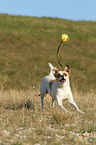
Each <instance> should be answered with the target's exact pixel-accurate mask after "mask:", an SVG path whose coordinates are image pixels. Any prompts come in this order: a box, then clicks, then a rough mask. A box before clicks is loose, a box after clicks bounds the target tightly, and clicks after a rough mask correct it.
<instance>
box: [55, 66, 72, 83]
mask: <svg viewBox="0 0 96 145" xmlns="http://www.w3.org/2000/svg"><path fill="white" fill-rule="evenodd" d="M69 75H70V68H69V65H66V66H65V68H64V70H63V71H59V70H58V69H56V70H55V74H54V76H55V77H56V80H57V82H59V83H62V84H63V83H65V82H67V81H69Z"/></svg>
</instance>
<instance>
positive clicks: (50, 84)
mask: <svg viewBox="0 0 96 145" xmlns="http://www.w3.org/2000/svg"><path fill="white" fill-rule="evenodd" d="M54 81H55V80H51V82H50V83H49V88H50V89H51V86H52V83H53V82H54Z"/></svg>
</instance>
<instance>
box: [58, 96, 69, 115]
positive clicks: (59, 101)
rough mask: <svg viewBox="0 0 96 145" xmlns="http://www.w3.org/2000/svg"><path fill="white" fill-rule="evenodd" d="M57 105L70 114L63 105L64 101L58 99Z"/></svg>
mask: <svg viewBox="0 0 96 145" xmlns="http://www.w3.org/2000/svg"><path fill="white" fill-rule="evenodd" d="M56 100H57V105H58V106H59V108H60V109H62V110H63V111H64V112H65V111H66V112H68V111H67V110H66V109H65V108H64V107H63V105H62V99H59V98H57V99H56Z"/></svg>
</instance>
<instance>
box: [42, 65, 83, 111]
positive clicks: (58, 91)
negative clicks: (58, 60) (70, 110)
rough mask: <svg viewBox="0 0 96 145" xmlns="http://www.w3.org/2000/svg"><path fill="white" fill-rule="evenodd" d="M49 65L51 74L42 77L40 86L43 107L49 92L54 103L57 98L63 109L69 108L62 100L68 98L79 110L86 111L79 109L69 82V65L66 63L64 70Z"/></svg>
mask: <svg viewBox="0 0 96 145" xmlns="http://www.w3.org/2000/svg"><path fill="white" fill-rule="evenodd" d="M49 66H50V69H51V71H50V74H49V75H48V76H45V77H44V78H43V79H42V83H41V87H40V92H41V105H42V108H44V104H43V100H44V97H45V95H46V94H47V93H49V94H50V96H51V97H52V104H53V103H54V99H55V100H56V101H57V104H58V106H59V107H60V108H61V109H63V111H67V110H66V109H65V108H64V107H63V105H62V101H63V100H65V99H67V100H68V101H69V102H70V103H71V104H72V105H73V106H74V108H75V109H76V110H77V111H78V112H80V113H84V112H83V111H81V110H79V108H78V107H77V105H76V103H75V102H74V100H73V96H72V92H71V88H70V83H69V75H70V68H69V66H68V65H66V66H65V68H64V70H63V71H59V70H58V69H57V68H56V67H53V66H52V64H51V63H49Z"/></svg>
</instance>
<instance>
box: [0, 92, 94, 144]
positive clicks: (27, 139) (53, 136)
mask: <svg viewBox="0 0 96 145" xmlns="http://www.w3.org/2000/svg"><path fill="white" fill-rule="evenodd" d="M38 93H39V92H38V91H32V89H30V90H28V91H26V92H25V91H22V90H20V91H17V90H10V91H0V128H1V132H0V144H1V145H3V144H12V145H15V144H16V145H23V144H28V145H31V144H32V145H34V144H38V145H39V144H40V145H47V144H50V145H54V144H55V145H59V144H60V145H61V144H62V145H63V144H64V145H65V144H66V145H71V144H72V145H74V144H76V145H78V144H80V145H88V144H89V145H91V144H92V145H95V144H96V102H95V99H96V94H94V93H91V94H86V95H85V94H78V93H77V92H76V91H74V99H75V101H76V103H77V104H78V106H79V108H80V109H82V110H83V111H84V112H85V114H83V115H82V114H80V113H77V112H76V111H75V110H74V109H73V108H72V107H71V106H70V105H69V103H67V102H64V106H65V107H66V109H67V110H69V111H70V113H64V112H63V111H62V110H60V109H59V108H58V106H57V104H56V105H55V107H53V108H52V107H51V97H49V95H47V96H46V98H45V110H42V109H41V105H40V97H38V96H36V95H37V94H38Z"/></svg>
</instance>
